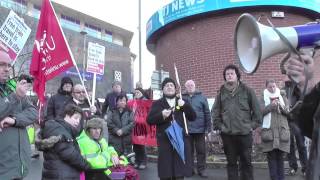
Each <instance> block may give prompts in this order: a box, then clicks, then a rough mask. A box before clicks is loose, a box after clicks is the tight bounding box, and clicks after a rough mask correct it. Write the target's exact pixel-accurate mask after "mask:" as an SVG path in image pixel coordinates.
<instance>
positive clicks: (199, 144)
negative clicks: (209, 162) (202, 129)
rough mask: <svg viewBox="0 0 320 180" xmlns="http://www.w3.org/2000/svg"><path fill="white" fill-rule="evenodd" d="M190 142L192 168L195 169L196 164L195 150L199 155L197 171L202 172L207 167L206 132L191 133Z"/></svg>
mask: <svg viewBox="0 0 320 180" xmlns="http://www.w3.org/2000/svg"><path fill="white" fill-rule="evenodd" d="M189 139H190V143H191V154H192V156H191V158H192V159H191V162H192V168H193V169H195V165H194V150H195V151H196V157H197V171H198V173H199V172H202V171H204V170H205V168H206V142H205V133H195V134H190V138H189Z"/></svg>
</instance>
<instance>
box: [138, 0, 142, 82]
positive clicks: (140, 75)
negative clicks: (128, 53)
mask: <svg viewBox="0 0 320 180" xmlns="http://www.w3.org/2000/svg"><path fill="white" fill-rule="evenodd" d="M138 31H139V81H140V82H141V83H142V64H141V0H139V27H138Z"/></svg>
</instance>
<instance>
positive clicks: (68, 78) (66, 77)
mask: <svg viewBox="0 0 320 180" xmlns="http://www.w3.org/2000/svg"><path fill="white" fill-rule="evenodd" d="M64 84H71V85H72V86H73V81H72V79H71V78H70V77H68V76H65V77H63V78H62V79H61V87H63V85H64Z"/></svg>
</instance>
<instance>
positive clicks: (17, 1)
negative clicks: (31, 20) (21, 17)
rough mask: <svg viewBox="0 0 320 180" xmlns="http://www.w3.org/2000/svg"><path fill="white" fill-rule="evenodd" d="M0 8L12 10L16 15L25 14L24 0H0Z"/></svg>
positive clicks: (25, 3) (25, 4) (25, 5)
mask: <svg viewBox="0 0 320 180" xmlns="http://www.w3.org/2000/svg"><path fill="white" fill-rule="evenodd" d="M0 6H2V7H5V8H8V9H12V10H13V11H15V12H17V13H22V14H26V13H27V1H26V0H1V1H0Z"/></svg>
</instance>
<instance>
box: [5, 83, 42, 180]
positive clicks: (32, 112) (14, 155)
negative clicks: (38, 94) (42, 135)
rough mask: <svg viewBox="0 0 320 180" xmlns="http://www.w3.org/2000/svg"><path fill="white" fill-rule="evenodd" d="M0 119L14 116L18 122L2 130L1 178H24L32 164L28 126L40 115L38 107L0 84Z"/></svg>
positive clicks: (6, 85)
mask: <svg viewBox="0 0 320 180" xmlns="http://www.w3.org/2000/svg"><path fill="white" fill-rule="evenodd" d="M0 104H1V105H0V121H1V120H3V119H4V118H5V117H8V116H11V117H14V118H15V120H16V123H15V125H14V126H12V127H7V128H4V129H2V132H0V143H1V145H0V167H1V168H0V179H1V180H2V179H4V180H5V179H13V178H18V179H20V178H23V177H25V176H26V175H27V174H28V171H29V165H30V161H31V159H30V154H31V149H30V143H29V140H28V134H27V131H26V127H27V126H28V125H30V124H32V123H33V122H34V121H35V120H36V119H37V117H38V115H37V110H36V108H35V107H34V106H33V105H32V103H31V102H30V101H29V99H28V98H27V97H24V98H19V97H17V95H16V94H15V93H14V92H13V89H12V88H10V87H8V84H1V85H0Z"/></svg>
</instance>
